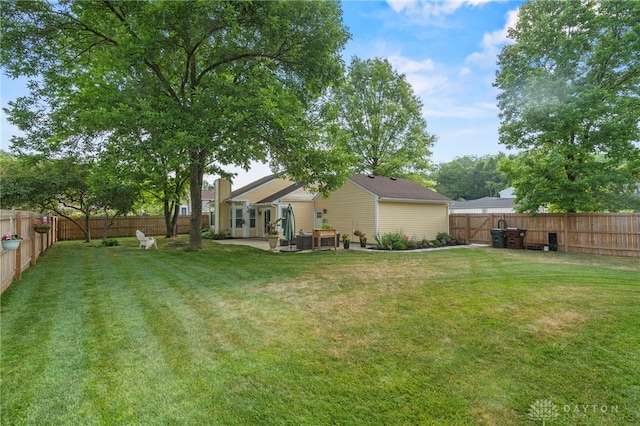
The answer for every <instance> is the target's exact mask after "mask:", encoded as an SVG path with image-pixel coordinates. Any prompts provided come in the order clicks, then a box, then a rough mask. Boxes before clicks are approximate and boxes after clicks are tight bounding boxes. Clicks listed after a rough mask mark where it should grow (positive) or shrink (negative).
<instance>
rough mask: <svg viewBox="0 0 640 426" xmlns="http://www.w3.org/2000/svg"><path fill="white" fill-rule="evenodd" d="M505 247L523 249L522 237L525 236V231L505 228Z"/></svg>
mask: <svg viewBox="0 0 640 426" xmlns="http://www.w3.org/2000/svg"><path fill="white" fill-rule="evenodd" d="M504 233H505V239H506V245H507V248H509V249H523V248H524V236H525V235H526V234H527V231H526V230H525V229H519V228H507V229H505V231H504Z"/></svg>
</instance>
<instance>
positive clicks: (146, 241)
mask: <svg viewBox="0 0 640 426" xmlns="http://www.w3.org/2000/svg"><path fill="white" fill-rule="evenodd" d="M136 237H138V241H140V245H139V246H138V248H142V247H144V249H145V250H147V249H149V247H151V246H154V247H155V248H156V250H158V244H157V243H156V239H155V238H152V237H145V236H144V234H143V233H142V231H141V230H139V229H138V230H137V231H136Z"/></svg>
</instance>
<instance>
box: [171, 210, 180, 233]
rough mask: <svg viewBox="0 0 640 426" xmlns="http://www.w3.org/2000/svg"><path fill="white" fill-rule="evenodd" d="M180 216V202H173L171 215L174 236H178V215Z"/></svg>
mask: <svg viewBox="0 0 640 426" xmlns="http://www.w3.org/2000/svg"><path fill="white" fill-rule="evenodd" d="M179 216H180V204H178V203H174V204H173V216H171V231H172V232H173V236H175V237H177V236H178V217H179Z"/></svg>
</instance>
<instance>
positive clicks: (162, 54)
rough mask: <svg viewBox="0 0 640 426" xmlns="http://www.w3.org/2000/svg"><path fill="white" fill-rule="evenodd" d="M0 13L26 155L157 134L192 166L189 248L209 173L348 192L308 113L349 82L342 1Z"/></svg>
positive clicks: (63, 5)
mask: <svg viewBox="0 0 640 426" xmlns="http://www.w3.org/2000/svg"><path fill="white" fill-rule="evenodd" d="M0 13H2V26H3V35H2V46H3V49H2V53H1V59H2V66H3V67H4V68H5V69H6V70H7V73H8V74H9V75H11V76H19V75H26V76H30V77H33V81H32V83H31V86H30V87H31V96H29V97H25V98H24V99H20V100H18V101H16V102H15V103H13V104H12V107H11V111H10V119H11V120H12V121H13V122H14V123H16V124H17V125H18V126H19V127H20V128H21V129H23V130H25V131H27V137H26V138H24V139H22V141H21V143H22V146H23V148H25V149H33V148H37V149H38V150H39V151H41V152H42V151H45V150H48V151H49V152H59V151H60V150H61V149H65V150H71V151H75V152H77V151H87V152H99V151H100V150H101V149H102V148H103V147H104V146H105V145H106V144H118V143H119V142H120V141H121V139H122V138H124V137H127V136H130V135H131V134H132V133H134V132H138V133H140V134H141V135H142V137H140V138H138V141H137V144H138V145H145V144H149V143H152V141H156V142H157V141H158V137H159V135H162V140H163V141H171V142H170V143H171V144H173V148H174V152H175V155H176V156H177V157H180V158H182V157H184V158H186V165H187V167H188V171H189V189H190V193H191V200H192V203H193V206H192V207H193V211H192V217H191V227H190V228H191V229H190V244H191V247H192V248H200V247H201V244H202V240H201V236H200V227H201V223H200V222H201V202H200V200H201V187H202V181H203V175H204V173H205V171H214V172H220V173H224V170H225V167H226V166H229V165H236V166H243V167H245V168H246V167H248V165H249V164H250V162H251V161H267V160H268V161H270V162H271V164H272V166H273V168H274V171H276V172H278V173H282V174H287V175H288V176H290V177H291V178H293V179H294V180H296V181H298V182H300V183H303V184H312V183H313V184H316V185H317V188H318V189H319V190H320V191H324V192H326V191H327V190H329V189H332V188H335V187H337V186H339V185H340V184H341V183H342V182H343V180H344V174H343V173H340V171H330V172H328V171H327V167H328V166H330V159H331V157H332V153H331V152H327V151H326V148H327V147H326V146H324V145H323V144H321V143H320V142H319V138H318V137H317V135H314V134H313V133H311V132H312V131H313V130H315V129H314V128H313V127H312V126H310V125H309V123H308V114H307V107H308V106H309V105H310V103H311V102H312V101H313V100H314V99H315V98H316V97H317V96H318V95H319V94H320V93H321V92H322V91H323V90H324V89H325V88H326V87H327V85H329V84H331V83H332V82H333V81H335V80H336V79H338V78H339V77H340V76H341V75H342V70H343V64H342V61H341V58H340V56H339V51H340V50H341V49H342V47H343V46H344V44H345V43H346V41H347V39H348V33H347V31H346V29H345V28H344V26H343V24H342V16H341V13H342V12H341V10H340V8H339V5H338V3H337V2H336V1H323V2H315V1H308V2H212V1H197V0H193V1H184V2H176V1H163V0H160V1H140V2H133V1H109V0H103V1H92V2H88V1H79V0H76V1H67V2H55V1H51V2H46V1H23V2H13V3H9V4H3V7H2V11H1V12H0ZM43 104H44V105H43ZM18 145H20V144H18Z"/></svg>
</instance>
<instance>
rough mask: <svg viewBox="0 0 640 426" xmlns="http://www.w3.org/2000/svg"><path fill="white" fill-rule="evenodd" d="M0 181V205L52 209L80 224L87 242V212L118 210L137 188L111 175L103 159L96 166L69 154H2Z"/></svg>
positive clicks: (120, 212) (132, 198)
mask: <svg viewBox="0 0 640 426" xmlns="http://www.w3.org/2000/svg"><path fill="white" fill-rule="evenodd" d="M0 182H2V208H6V209H11V208H24V209H34V210H39V211H42V212H54V213H56V214H57V215H58V216H62V217H66V218H68V219H69V220H71V221H72V222H73V223H74V224H75V225H76V226H77V227H78V228H80V229H81V230H82V232H83V233H84V235H85V241H87V242H89V241H91V228H90V226H89V218H90V217H91V216H92V215H94V214H97V213H102V214H103V215H106V216H107V217H111V218H113V217H115V216H120V215H124V214H126V213H128V212H130V211H131V209H132V208H133V205H134V203H135V201H136V200H137V198H138V194H139V192H138V187H137V185H136V184H135V183H133V182H131V181H127V180H126V179H123V178H122V176H117V175H116V174H115V173H114V169H113V168H111V165H108V163H107V162H102V163H100V166H96V165H95V164H94V163H91V162H86V161H82V160H80V159H77V158H71V157H68V158H65V159H62V160H59V159H50V158H45V157H42V156H39V155H37V156H25V157H22V158H19V159H18V158H15V157H2V158H0ZM107 229H108V228H107ZM105 232H106V229H105Z"/></svg>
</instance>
